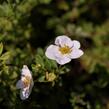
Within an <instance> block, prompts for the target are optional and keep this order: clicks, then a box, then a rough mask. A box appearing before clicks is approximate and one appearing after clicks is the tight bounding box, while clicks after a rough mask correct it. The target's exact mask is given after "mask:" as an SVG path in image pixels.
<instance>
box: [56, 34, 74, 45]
mask: <svg viewBox="0 0 109 109" xmlns="http://www.w3.org/2000/svg"><path fill="white" fill-rule="evenodd" d="M55 44H56V45H58V46H65V45H68V46H69V47H72V41H71V39H70V38H69V37H68V36H65V35H62V36H58V37H57V38H56V40H55Z"/></svg>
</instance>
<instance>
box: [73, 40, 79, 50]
mask: <svg viewBox="0 0 109 109" xmlns="http://www.w3.org/2000/svg"><path fill="white" fill-rule="evenodd" d="M72 45H73V46H72V47H73V48H75V49H79V48H80V42H79V41H77V40H73V41H72Z"/></svg>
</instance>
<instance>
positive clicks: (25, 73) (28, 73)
mask: <svg viewBox="0 0 109 109" xmlns="http://www.w3.org/2000/svg"><path fill="white" fill-rule="evenodd" d="M21 74H22V76H30V77H31V76H32V75H31V71H30V70H29V68H28V67H27V65H23V68H22V71H21Z"/></svg>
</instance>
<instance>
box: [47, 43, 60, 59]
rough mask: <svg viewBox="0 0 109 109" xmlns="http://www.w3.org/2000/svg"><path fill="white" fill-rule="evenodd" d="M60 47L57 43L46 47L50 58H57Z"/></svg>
mask: <svg viewBox="0 0 109 109" xmlns="http://www.w3.org/2000/svg"><path fill="white" fill-rule="evenodd" d="M58 49H59V47H58V46H56V45H50V46H48V48H47V49H46V52H45V55H46V56H47V57H48V58H49V59H53V60H55V55H56V54H57V53H58V52H59V51H58Z"/></svg>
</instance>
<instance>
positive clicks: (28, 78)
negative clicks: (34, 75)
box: [23, 76, 31, 87]
mask: <svg viewBox="0 0 109 109" xmlns="http://www.w3.org/2000/svg"><path fill="white" fill-rule="evenodd" d="M23 83H24V86H25V87H28V85H29V84H30V83H31V78H30V77H29V76H25V77H24V79H23Z"/></svg>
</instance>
